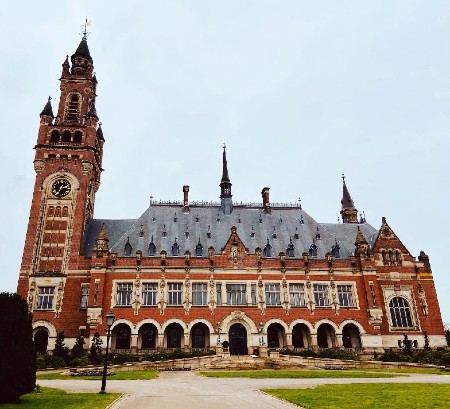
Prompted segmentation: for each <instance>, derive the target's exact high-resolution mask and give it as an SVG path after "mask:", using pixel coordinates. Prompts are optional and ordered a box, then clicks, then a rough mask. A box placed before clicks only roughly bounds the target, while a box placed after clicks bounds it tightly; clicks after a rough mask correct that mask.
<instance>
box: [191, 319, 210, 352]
mask: <svg viewBox="0 0 450 409" xmlns="http://www.w3.org/2000/svg"><path fill="white" fill-rule="evenodd" d="M191 346H192V348H194V349H203V348H209V328H208V327H207V326H206V324H204V323H203V322H198V323H197V324H195V325H194V326H193V327H192V329H191Z"/></svg>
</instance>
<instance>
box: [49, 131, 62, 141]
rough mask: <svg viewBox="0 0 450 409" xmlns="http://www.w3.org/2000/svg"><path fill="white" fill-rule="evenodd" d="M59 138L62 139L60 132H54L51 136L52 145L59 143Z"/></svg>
mask: <svg viewBox="0 0 450 409" xmlns="http://www.w3.org/2000/svg"><path fill="white" fill-rule="evenodd" d="M59 138H60V134H59V131H57V130H56V129H55V130H53V131H52V133H51V135H50V143H58V142H59Z"/></svg>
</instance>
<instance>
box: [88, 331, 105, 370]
mask: <svg viewBox="0 0 450 409" xmlns="http://www.w3.org/2000/svg"><path fill="white" fill-rule="evenodd" d="M102 344H103V341H102V339H101V338H100V334H99V333H98V332H96V333H95V334H94V336H93V337H92V345H91V347H90V348H89V352H90V354H91V357H90V358H91V362H92V363H93V364H98V363H99V362H100V355H101V354H102Z"/></svg>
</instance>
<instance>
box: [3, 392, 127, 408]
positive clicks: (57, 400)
mask: <svg viewBox="0 0 450 409" xmlns="http://www.w3.org/2000/svg"><path fill="white" fill-rule="evenodd" d="M120 396H121V394H120V393H106V394H99V393H67V392H65V391H63V390H61V389H54V388H41V392H39V393H29V394H27V395H23V396H22V397H21V398H20V403H19V404H18V405H17V404H4V405H1V408H2V409H17V408H25V409H48V408H64V409H71V408H74V409H78V408H83V409H104V408H106V407H107V406H108V405H110V404H111V403H112V402H114V401H115V400H116V399H117V398H119V397H120Z"/></svg>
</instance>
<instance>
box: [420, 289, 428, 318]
mask: <svg viewBox="0 0 450 409" xmlns="http://www.w3.org/2000/svg"><path fill="white" fill-rule="evenodd" d="M419 300H420V306H421V307H422V312H423V315H425V317H428V303H427V297H426V296H425V290H424V289H423V286H422V284H420V283H419Z"/></svg>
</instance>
